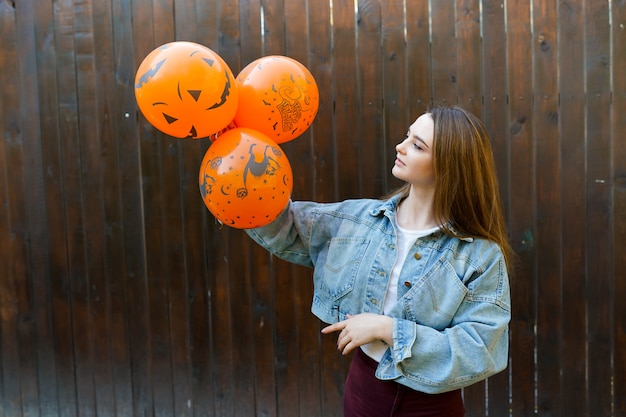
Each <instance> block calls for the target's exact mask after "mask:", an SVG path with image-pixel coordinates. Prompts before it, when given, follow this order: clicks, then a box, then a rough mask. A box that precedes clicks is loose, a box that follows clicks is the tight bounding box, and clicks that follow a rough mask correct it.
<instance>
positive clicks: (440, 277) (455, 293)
mask: <svg viewBox="0 0 626 417" xmlns="http://www.w3.org/2000/svg"><path fill="white" fill-rule="evenodd" d="M467 293H468V290H467V288H466V287H465V285H463V283H462V282H461V280H460V279H459V277H458V276H457V274H456V272H455V271H454V269H453V268H452V266H451V265H450V264H449V263H447V262H446V261H445V260H440V261H439V262H437V264H436V265H434V266H433V267H432V268H431V269H430V270H429V271H428V272H427V273H426V274H425V275H424V276H423V277H420V278H419V279H417V280H416V281H415V282H414V283H413V285H412V287H411V289H410V290H409V291H408V292H407V293H406V294H405V295H404V296H403V297H402V300H401V302H402V306H403V309H404V315H405V316H406V318H407V319H408V320H411V321H414V322H416V323H419V324H423V325H426V326H429V327H432V328H434V329H437V330H443V329H445V328H446V327H449V326H450V324H451V323H452V319H453V318H454V316H455V314H456V312H457V311H458V309H459V307H460V305H461V303H462V302H463V300H464V299H465V297H466V295H467Z"/></svg>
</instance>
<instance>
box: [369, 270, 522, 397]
mask: <svg viewBox="0 0 626 417" xmlns="http://www.w3.org/2000/svg"><path fill="white" fill-rule="evenodd" d="M468 288H469V290H468V293H467V295H466V297H465V299H464V301H463V302H462V303H461V305H460V307H459V309H458V311H457V313H456V314H455V317H454V318H453V320H452V323H451V325H450V326H449V327H447V328H445V329H443V330H437V329H433V328H432V327H429V326H424V325H420V324H418V323H416V322H413V321H410V320H406V319H402V318H394V324H393V341H394V345H393V347H392V348H390V349H389V350H388V351H387V353H386V355H385V357H384V358H383V360H382V361H381V366H380V367H379V370H381V367H382V368H384V367H387V371H386V372H380V373H379V374H377V375H379V377H380V375H382V374H384V375H386V378H387V379H397V381H398V382H399V383H402V384H404V385H407V386H409V387H411V388H413V389H416V390H418V391H421V392H426V393H439V392H445V391H451V390H454V389H458V388H463V387H466V386H469V385H471V384H474V383H476V382H478V381H480V380H483V379H485V378H488V377H489V376H491V375H494V374H496V373H498V372H500V371H502V370H504V369H505V368H506V366H507V363H508V348H509V334H508V324H509V321H510V319H511V310H510V293H509V283H508V277H507V274H506V268H505V266H504V261H503V260H502V259H500V260H497V261H496V262H493V263H492V264H491V265H490V267H489V268H488V269H487V270H486V271H484V272H483V274H482V275H481V276H480V277H478V278H477V279H476V280H474V281H473V282H472V283H471V285H470V286H468Z"/></svg>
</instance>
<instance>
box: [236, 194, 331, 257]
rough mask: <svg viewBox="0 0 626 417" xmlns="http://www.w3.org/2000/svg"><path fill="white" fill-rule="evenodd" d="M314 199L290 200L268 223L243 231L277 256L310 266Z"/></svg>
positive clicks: (316, 204)
mask: <svg viewBox="0 0 626 417" xmlns="http://www.w3.org/2000/svg"><path fill="white" fill-rule="evenodd" d="M318 205H319V204H318V203H314V202H293V201H289V204H288V206H287V207H286V208H285V210H283V212H282V213H281V214H280V215H279V216H278V217H277V218H276V219H275V220H274V221H272V222H271V223H269V224H268V225H266V226H262V227H259V228H256V229H247V230H245V232H246V233H247V234H248V236H250V237H251V238H252V240H254V241H255V242H257V243H258V244H259V245H261V246H262V247H263V248H265V249H267V250H268V251H269V252H270V253H272V254H274V255H276V256H277V257H279V258H281V259H284V260H286V261H288V262H292V263H295V264H298V265H303V266H307V267H313V261H312V259H311V255H310V244H309V240H310V236H311V229H312V224H313V218H314V214H313V211H314V210H315V208H316V207H317V206H318Z"/></svg>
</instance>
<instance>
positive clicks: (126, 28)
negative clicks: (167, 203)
mask: <svg viewBox="0 0 626 417" xmlns="http://www.w3.org/2000/svg"><path fill="white" fill-rule="evenodd" d="M103 6H108V7H107V9H106V10H100V9H98V10H96V11H94V13H95V14H96V15H103V16H106V19H103V21H102V23H101V24H102V27H98V26H97V27H98V31H99V32H100V31H101V32H102V35H101V36H104V37H106V38H107V39H112V41H113V42H112V44H110V45H109V48H110V49H109V50H108V54H110V56H108V55H107V56H105V59H104V62H105V63H106V65H107V68H108V71H110V78H108V79H107V82H108V84H107V86H106V88H104V89H103V90H101V94H103V95H104V106H105V109H106V110H107V114H109V113H110V116H109V117H105V120H109V123H110V126H109V129H110V130H109V131H108V134H106V135H103V137H102V146H103V148H104V149H106V150H107V152H105V153H104V154H103V158H104V165H105V166H106V167H108V169H107V170H105V172H106V178H107V179H106V181H105V182H106V184H107V186H105V188H104V190H103V203H104V218H105V228H106V230H107V231H108V233H106V240H105V242H106V250H105V259H106V266H105V268H106V276H107V294H108V297H107V315H108V317H109V332H110V337H109V349H110V366H111V371H110V372H111V380H112V387H111V389H112V390H113V393H112V396H113V399H112V403H113V407H112V408H113V409H112V410H111V405H110V404H109V408H108V411H109V412H112V413H115V415H116V416H131V415H132V413H133V402H132V392H133V387H132V381H133V380H132V375H131V369H132V364H131V353H130V336H129V325H128V318H127V317H128V314H127V312H128V311H129V310H128V304H127V300H126V299H127V292H126V289H127V278H128V277H129V276H131V269H130V268H128V252H127V251H126V249H125V245H126V243H127V242H126V239H125V236H124V235H125V226H124V209H123V207H124V206H125V205H126V204H132V203H131V202H132V201H135V204H136V200H137V197H136V196H134V197H133V198H132V200H131V199H128V200H126V199H124V198H123V197H122V195H123V190H124V185H123V184H124V178H125V177H126V176H129V175H130V174H131V172H126V171H124V169H123V164H122V162H121V160H120V155H121V154H122V148H123V146H124V145H123V142H125V141H129V142H133V140H132V139H133V138H134V137H135V136H134V135H133V134H132V131H130V130H129V129H128V126H129V120H130V119H131V114H132V115H133V116H134V113H135V112H134V107H135V105H134V100H133V101H132V104H129V102H130V100H129V93H130V94H134V65H133V64H134V61H133V59H132V57H133V54H132V42H129V39H131V36H130V33H129V32H130V28H131V22H130V11H129V10H128V9H126V10H123V8H124V7H128V5H122V4H120V3H117V2H116V1H112V2H111V3H110V4H102V5H101V4H98V5H97V6H96V7H103ZM113 22H115V23H113ZM122 57H123V58H122ZM98 68H100V65H98ZM132 119H133V121H134V120H135V117H133V118H132ZM119 138H124V139H123V140H120V139H119ZM134 169H135V172H136V171H137V167H136V165H135V167H134ZM135 227H137V225H135ZM134 239H136V238H134Z"/></svg>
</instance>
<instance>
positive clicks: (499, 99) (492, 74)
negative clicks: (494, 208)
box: [480, 1, 511, 416]
mask: <svg viewBox="0 0 626 417" xmlns="http://www.w3.org/2000/svg"><path fill="white" fill-rule="evenodd" d="M480 21H481V25H482V34H483V44H482V56H481V61H482V63H481V67H482V80H481V84H482V86H483V87H482V91H483V116H482V117H483V122H484V124H485V127H486V128H487V131H488V132H489V135H490V137H491V144H492V148H493V155H494V159H495V163H496V171H497V175H498V181H499V185H500V187H499V188H500V196H501V199H502V203H503V205H504V212H505V215H506V217H507V222H508V201H509V187H508V184H509V164H510V161H509V141H508V135H507V134H506V131H507V126H508V117H507V108H506V99H507V87H506V32H505V24H504V22H505V9H504V5H503V4H502V2H500V1H483V2H482V16H481V18H480ZM510 375H511V368H510V367H509V368H507V369H506V370H505V371H504V372H500V373H499V374H497V375H494V376H492V377H490V378H489V379H488V381H487V391H488V398H487V408H488V412H489V415H494V416H506V415H509V408H510V406H509V394H510V388H511V387H510V384H509V380H510V378H509V377H510Z"/></svg>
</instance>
